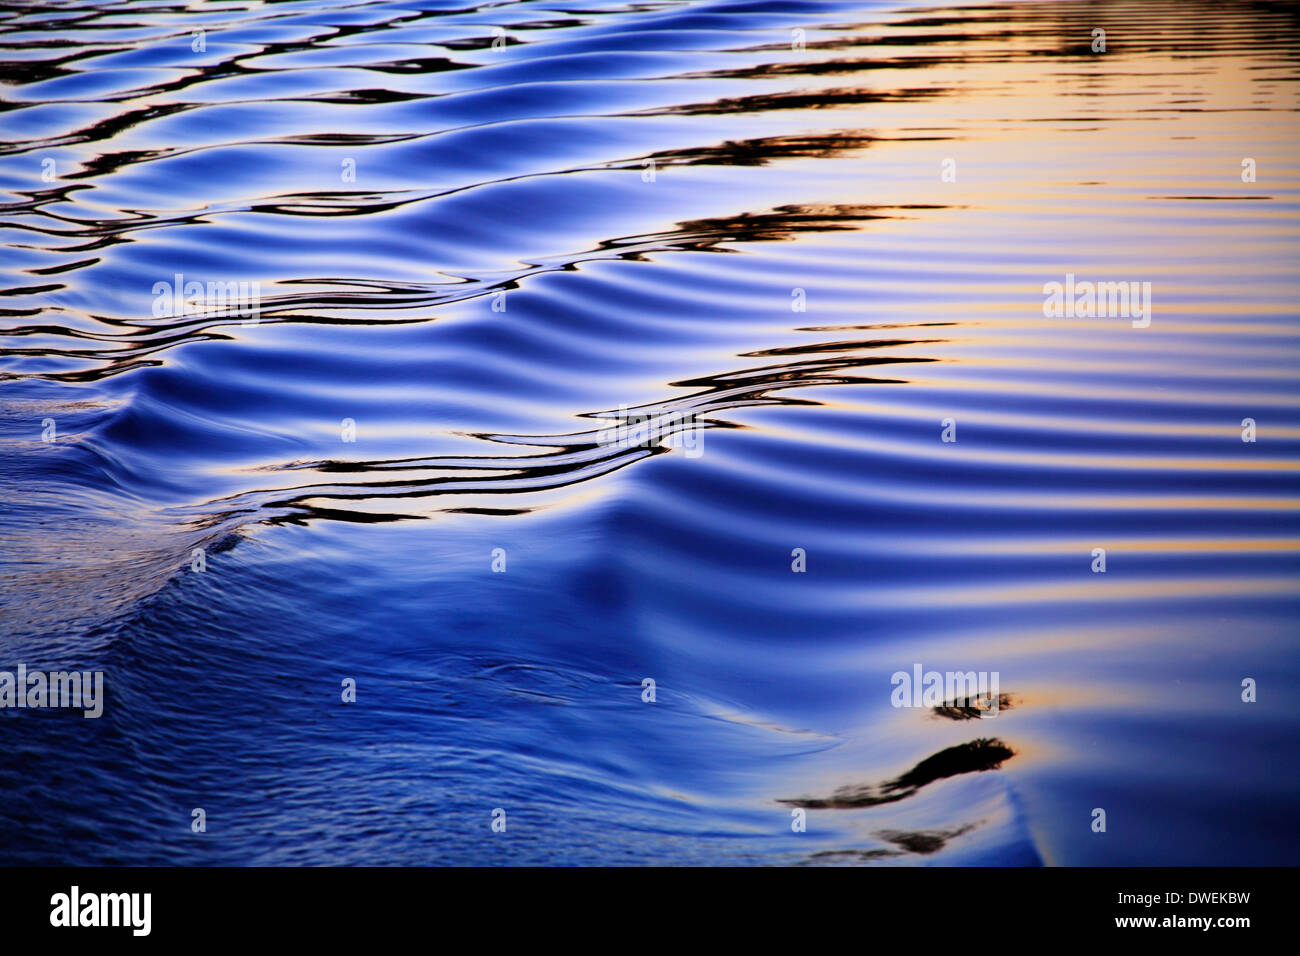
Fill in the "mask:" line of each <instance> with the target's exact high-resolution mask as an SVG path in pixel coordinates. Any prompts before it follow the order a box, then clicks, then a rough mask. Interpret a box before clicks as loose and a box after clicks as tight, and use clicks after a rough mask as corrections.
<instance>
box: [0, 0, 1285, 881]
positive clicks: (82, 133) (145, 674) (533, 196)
mask: <svg viewBox="0 0 1300 956" xmlns="http://www.w3.org/2000/svg"><path fill="white" fill-rule="evenodd" d="M1298 21H1300V16H1297V11H1296V7H1295V5H1293V4H1288V3H1281V2H1269V0H1261V2H1254V3H1245V2H1238V0H1229V2H1205V0H1187V2H1181V0H1180V2H1136V0H1134V2H1124V0H1118V2H1113V3H1099V4H1098V3H1084V2H1076V0H1065V2H1008V3H1000V2H995V3H980V4H966V5H963V4H955V5H951V6H941V7H940V6H931V5H924V4H915V3H911V4H909V3H902V2H870V0H817V2H812V0H635V2H633V0H617V2H616V0H550V2H543V0H524V2H492V3H475V2H474V0H393V2H367V0H288V2H258V0H219V2H218V0H213V2H197V0H181V2H172V0H142V2H135V0H132V2H125V0H121V2H112V0H108V2H96V3H93V4H92V3H87V2H86V0H53V2H50V0H40V2H34V0H15V2H9V3H6V4H4V5H3V7H0V250H3V251H2V253H0V278H2V280H3V282H2V285H0V502H2V504H0V672H6V671H14V670H15V669H16V667H17V666H18V664H20V663H22V664H24V665H25V666H26V667H27V668H29V669H32V670H37V669H39V670H43V671H62V670H71V669H76V670H80V671H103V672H104V674H105V686H106V700H105V707H104V713H103V716H102V717H99V718H97V719H85V718H83V717H82V716H81V715H80V714H79V713H74V712H70V711H68V710H60V709H54V708H47V709H33V708H24V709H18V708H16V707H8V706H6V707H4V708H3V709H0V863H10V864H13V863H39V864H45V863H107V864H142V863H148V864H223V865H232V864H233V865H240V864H348V863H364V864H437V863H460V864H516V863H525V864H538V863H542V864H554V863H576V864H611V863H632V864H780V865H787V864H788V865H836V864H839V865H842V864H851V865H910V864H933V863H939V864H951V865H962V864H980V865H989V864H1007V865H1026V864H1028V865H1037V864H1049V865H1050V864H1088V865H1131V864H1175V865H1181V864H1242V863H1250V864H1280V863H1290V862H1292V861H1293V860H1294V857H1295V853H1296V850H1297V838H1296V836H1295V827H1294V813H1295V807H1296V804H1297V800H1298V799H1300V770H1297V767H1298V766H1300V764H1298V763H1297V761H1296V760H1295V759H1294V758H1295V755H1296V741H1297V730H1298V729H1300V704H1298V703H1297V700H1296V697H1295V695H1294V694H1293V693H1291V689H1292V688H1294V687H1295V686H1296V683H1297V680H1300V655H1297V651H1296V645H1295V638H1296V629H1295V623H1294V622H1295V616H1296V612H1297V610H1298V609H1300V608H1298V603H1300V602H1298V601H1297V582H1298V579H1300V560H1298V558H1300V523H1298V522H1297V504H1300V489H1298V487H1297V480H1296V479H1297V470H1298V469H1300V388H1298V387H1297V381H1298V374H1297V373H1298V372H1300V339H1298V337H1297V329H1298V324H1297V307H1296V304H1297V291H1298V285H1300V283H1297V279H1296V263H1297V262H1298V261H1300V235H1298V230H1297V215H1296V214H1297V199H1298V198H1300V163H1298V162H1297V158H1298V157H1297V142H1298V134H1300V123H1298V122H1297V107H1298V106H1300V99H1298V95H1297V94H1298V90H1300V86H1298V83H1297V81H1298V80H1300V39H1298V38H1300V22H1298ZM1098 31H1101V33H1100V37H1099V34H1098ZM1053 283H1057V284H1058V286H1057V287H1056V288H1058V289H1059V290H1060V292H1059V295H1058V298H1057V305H1059V306H1060V308H1059V309H1058V308H1056V306H1054V305H1053V302H1052V296H1053V295H1054V294H1056V293H1053V292H1052V289H1053V285H1052V284H1053ZM1085 289H1086V290H1090V291H1091V292H1093V293H1095V294H1094V295H1093V296H1092V297H1091V298H1090V299H1089V298H1086V296H1087V295H1088V293H1087V292H1085V291H1084V290H1085ZM1130 293H1131V295H1130ZM1121 296H1122V302H1121ZM1067 299H1068V307H1067V305H1066V300H1067ZM1121 306H1122V310H1121ZM1130 306H1132V308H1131V309H1130V308H1129V307H1130ZM914 669H915V670H914ZM931 671H933V672H937V673H940V674H945V673H949V672H955V673H959V674H962V673H968V672H974V673H980V674H984V673H986V674H992V675H995V677H996V679H997V681H998V688H999V689H997V690H995V691H994V692H993V697H990V698H988V699H986V700H984V701H982V702H980V706H973V705H972V703H971V701H970V700H967V699H949V696H948V695H946V694H941V695H940V698H931V697H930V696H927V695H923V694H922V693H921V689H920V688H919V687H918V688H917V689H916V696H915V698H913V696H912V694H911V691H908V692H907V693H906V694H900V692H899V684H900V681H899V675H900V674H901V675H904V676H906V677H909V678H910V676H911V675H912V674H914V673H917V674H922V675H923V674H925V673H926V672H931ZM353 682H354V684H355V700H345V697H346V694H347V686H348V685H349V684H350V683H353ZM1252 688H1253V691H1252V690H1251V689H1252ZM3 692H4V687H3V675H2V674H0V704H3V703H4V698H3ZM1252 697H1254V699H1253V700H1251V699H1250V698H1252ZM994 701H996V702H997V703H998V704H999V706H996V707H991V706H989V705H990V704H991V703H992V702H994ZM900 704H902V706H899V705H900ZM199 809H201V810H203V816H204V819H206V821H207V825H206V830H203V831H202V832H198V831H196V829H195V825H194V824H193V821H194V820H195V819H196V817H195V815H194V814H195V811H196V810H199ZM1098 809H1101V810H1104V811H1105V818H1106V820H1107V821H1108V823H1107V827H1106V829H1105V830H1104V831H1100V830H1098V828H1097V826H1096V820H1097V816H1096V811H1097V810H1098ZM495 811H501V819H503V820H506V821H508V823H507V825H506V829H505V831H504V832H496V831H494V829H493V822H494V820H496V819H497V816H498V815H497V814H496V813H495ZM200 829H201V828H200Z"/></svg>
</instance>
